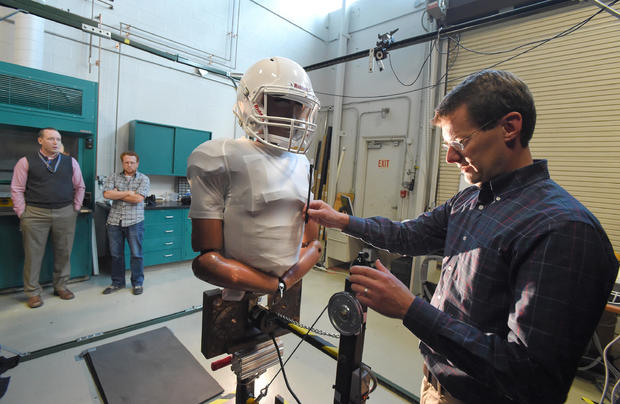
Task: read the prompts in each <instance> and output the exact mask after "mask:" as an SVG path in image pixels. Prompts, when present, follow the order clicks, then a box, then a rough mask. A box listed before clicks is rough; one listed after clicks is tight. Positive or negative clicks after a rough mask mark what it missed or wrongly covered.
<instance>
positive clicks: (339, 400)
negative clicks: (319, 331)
mask: <svg viewBox="0 0 620 404" xmlns="http://www.w3.org/2000/svg"><path fill="white" fill-rule="evenodd" d="M296 286H297V285H296ZM289 294H290V295H289ZM287 295H288V296H287ZM204 297H205V299H204V305H203V335H202V353H203V354H204V355H205V357H207V358H212V357H214V356H217V355H220V354H222V353H224V352H227V353H231V352H232V355H229V356H228V357H226V358H224V359H222V360H218V361H216V362H213V363H212V364H211V369H212V370H217V369H220V368H222V367H224V366H227V365H229V364H230V365H232V366H231V367H232V370H233V371H234V372H235V373H236V375H237V388H236V401H235V402H236V404H247V403H253V402H255V401H254V397H255V396H254V382H255V380H256V378H257V377H259V376H260V375H261V374H262V373H263V372H264V371H265V370H266V369H267V368H269V367H271V366H273V365H276V364H277V363H278V357H277V352H276V349H275V346H274V345H273V343H272V342H271V341H270V338H269V337H268V335H270V334H274V335H283V334H286V333H289V332H293V333H294V334H295V335H297V336H299V337H300V338H303V339H304V340H307V342H309V343H310V344H311V345H313V346H315V347H317V348H319V349H320V350H322V351H323V352H325V353H327V354H328V355H330V356H332V357H337V361H338V362H337V368H336V382H335V384H334V390H335V391H334V404H364V403H366V400H367V399H368V395H369V394H370V393H371V392H372V391H373V390H374V389H375V387H376V386H377V378H376V377H375V376H374V375H373V374H372V373H371V371H370V367H368V366H366V365H364V364H363V363H362V351H363V347H364V333H365V330H366V307H363V306H362V305H361V304H360V303H359V301H358V300H357V299H356V298H355V295H354V293H353V291H352V290H351V283H350V281H349V280H348V279H347V280H346V281H345V291H344V292H339V293H336V294H335V295H333V296H332V298H331V299H330V302H329V306H328V309H329V315H330V321H331V322H332V324H333V325H334V327H335V328H336V329H337V330H338V331H339V332H340V343H339V348H338V351H337V352H335V350H334V349H333V347H332V346H330V345H329V343H326V342H324V341H321V340H320V338H317V337H316V336H312V335H308V334H309V330H305V332H300V327H299V326H297V325H295V324H292V323H289V322H288V321H287V320H286V319H284V318H283V316H282V310H285V311H288V313H287V314H289V315H290V317H291V318H295V320H298V319H299V303H300V298H301V287H300V286H299V288H298V289H296V290H293V289H291V290H289V291H287V293H286V294H285V296H284V299H281V300H273V299H274V297H272V299H270V301H269V303H270V304H269V306H270V309H267V308H265V307H262V306H260V305H259V304H257V301H256V298H255V297H254V296H247V297H246V298H244V300H242V301H240V302H226V301H223V300H221V295H220V291H219V289H218V290H211V291H207V292H205V295H204ZM275 313H278V314H279V315H276V314H275ZM278 346H279V349H280V351H281V350H282V349H281V344H279V343H278ZM371 380H372V381H373V383H372V387H371ZM259 399H260V398H259ZM278 400H280V401H278ZM278 402H283V400H282V398H281V397H276V403H278Z"/></svg>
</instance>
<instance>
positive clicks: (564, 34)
mask: <svg viewBox="0 0 620 404" xmlns="http://www.w3.org/2000/svg"><path fill="white" fill-rule="evenodd" d="M618 1H619V0H614V1H612V2H611V3H609V6H613V5H614V4H615V3H617V2H618ZM603 11H605V10H603V9H601V10H598V11H597V12H596V13H594V14H593V15H592V16H590V17H588V18H586V19H585V20H583V21H580V22H579V23H577V24H575V25H573V26H572V27H570V28H568V29H566V30H564V31H562V32H560V33H558V34H556V35H554V36H552V37H550V38H546V39H543V40H540V41H534V42H530V43H528V44H524V45H520V46H518V47H515V48H513V50H516V49H519V48H521V47H523V46H527V45H530V44H535V45H534V46H532V47H530V48H528V49H526V50H524V51H523V52H520V53H518V54H516V55H514V56H511V57H509V58H507V59H504V60H501V61H499V62H497V63H495V64H493V65H491V66H487V67H485V69H492V68H494V67H497V66H499V65H500V64H503V63H506V62H508V61H510V60H512V59H515V58H517V57H519V56H521V55H524V54H525V53H527V52H530V51H532V50H534V49H536V48H538V47H539V46H542V45H544V44H546V43H547V42H549V41H551V40H553V39H557V38H561V37H564V36H567V35H569V34H572V33H573V32H575V31H577V30H578V29H580V28H581V27H583V26H584V25H585V24H587V23H588V22H590V21H591V20H592V19H593V18H594V17H596V16H597V15H599V14H600V13H602V12H603ZM438 34H439V32H438ZM448 39H452V40H453V41H455V42H456V46H457V54H458V49H459V48H461V47H463V46H462V45H461V44H460V38H459V39H457V40H455V39H453V38H452V37H448ZM463 49H465V50H469V49H467V48H465V47H463ZM449 70H450V69H449V68H448V69H446V73H445V74H444V75H442V77H440V78H439V80H437V82H436V83H435V84H429V85H427V86H423V87H419V88H416V89H413V90H408V91H402V92H398V93H392V94H382V95H366V96H354V95H344V94H332V93H324V92H321V91H316V90H315V91H314V92H315V93H317V94H322V95H328V96H332V97H341V98H354V99H370V98H373V99H376V98H387V97H394V96H398V95H404V94H410V93H414V92H416V91H422V90H426V89H428V88H433V87H437V86H439V85H441V84H442V80H443V79H444V77H446V76H447V74H448V72H449ZM483 70H484V69H483ZM468 76H469V74H467V75H464V76H460V77H454V78H451V79H448V80H446V84H447V83H449V82H453V81H460V80H462V79H464V78H466V77H468Z"/></svg>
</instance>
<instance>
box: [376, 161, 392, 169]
mask: <svg viewBox="0 0 620 404" xmlns="http://www.w3.org/2000/svg"><path fill="white" fill-rule="evenodd" d="M389 166H390V160H379V167H381V168H388V167H389Z"/></svg>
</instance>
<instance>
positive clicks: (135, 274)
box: [107, 221, 144, 287]
mask: <svg viewBox="0 0 620 404" xmlns="http://www.w3.org/2000/svg"><path fill="white" fill-rule="evenodd" d="M107 228H108V241H109V244H110V255H111V257H112V268H111V270H110V275H111V277H112V285H115V286H121V287H125V240H127V243H128V244H129V250H130V251H131V259H130V263H129V265H130V267H131V285H132V286H142V283H143V282H144V259H143V255H142V240H143V239H144V221H142V222H139V223H136V224H134V225H131V226H127V227H123V226H115V225H111V224H109V225H107Z"/></svg>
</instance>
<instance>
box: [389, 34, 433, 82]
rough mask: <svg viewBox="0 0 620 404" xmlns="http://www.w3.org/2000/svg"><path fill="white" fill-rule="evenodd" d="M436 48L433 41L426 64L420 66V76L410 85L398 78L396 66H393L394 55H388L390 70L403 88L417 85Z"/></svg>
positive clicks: (425, 60)
mask: <svg viewBox="0 0 620 404" xmlns="http://www.w3.org/2000/svg"><path fill="white" fill-rule="evenodd" d="M434 46H435V40H433V42H432V43H431V48H430V50H429V52H428V55H427V56H426V58H425V59H424V62H422V66H420V70H419V71H418V75H417V76H416V77H415V79H413V81H412V82H411V83H409V84H405V83H403V82H402V81H401V80H400V78H399V77H398V75H397V74H396V71H395V70H394V66H392V54H391V53H388V57H389V62H390V69H391V70H392V74H394V77H396V80H397V81H398V82H399V83H400V84H401V85H403V86H405V87H411V86H412V85H414V84H415V82H416V81H418V79H419V78H420V75H421V74H422V71H423V70H424V66H425V65H426V63H427V62H428V60H429V59H430V58H431V56H432V55H433V47H434Z"/></svg>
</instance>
